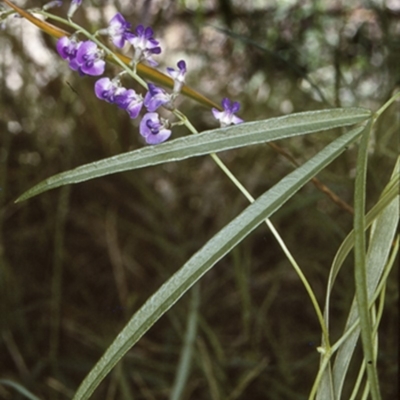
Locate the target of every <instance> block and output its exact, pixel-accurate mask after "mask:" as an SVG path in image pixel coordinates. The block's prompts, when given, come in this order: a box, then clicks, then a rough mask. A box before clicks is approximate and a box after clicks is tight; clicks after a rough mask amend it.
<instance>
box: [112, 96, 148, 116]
mask: <svg viewBox="0 0 400 400" xmlns="http://www.w3.org/2000/svg"><path fill="white" fill-rule="evenodd" d="M115 104H117V106H118V107H120V108H123V109H124V110H126V112H127V113H128V114H129V117H130V118H132V119H135V118H136V117H137V116H138V115H139V113H140V111H141V109H142V107H143V98H142V96H141V95H140V94H138V93H136V92H135V91H134V90H133V89H127V90H126V91H125V92H123V93H121V94H119V95H117V96H115Z"/></svg>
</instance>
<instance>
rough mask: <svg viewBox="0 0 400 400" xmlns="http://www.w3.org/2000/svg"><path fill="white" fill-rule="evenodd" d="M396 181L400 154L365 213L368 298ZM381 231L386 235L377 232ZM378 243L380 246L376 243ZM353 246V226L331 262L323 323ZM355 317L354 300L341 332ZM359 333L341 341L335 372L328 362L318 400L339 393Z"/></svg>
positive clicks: (383, 257) (392, 216)
mask: <svg viewBox="0 0 400 400" xmlns="http://www.w3.org/2000/svg"><path fill="white" fill-rule="evenodd" d="M399 184H400V157H399V158H398V159H397V163H396V165H395V167H394V170H393V174H392V177H391V179H390V181H389V183H388V184H387V185H386V187H385V188H384V190H383V192H382V194H381V196H380V198H379V200H378V202H377V203H376V204H375V205H374V206H373V207H372V208H371V210H370V211H369V212H368V214H367V215H366V217H365V228H366V229H367V228H369V227H370V226H371V224H374V225H373V226H374V228H373V229H372V231H374V232H375V236H374V241H371V242H370V246H369V249H368V251H369V253H368V256H367V273H368V275H367V282H368V287H369V290H368V296H369V300H370V298H371V296H372V295H373V293H374V291H375V290H376V287H377V285H378V281H379V279H380V277H381V273H382V271H381V269H380V268H377V267H376V260H374V261H372V259H371V256H372V255H374V254H378V253H377V250H373V249H377V248H380V249H381V251H382V252H383V253H380V254H379V257H378V260H379V261H380V263H381V264H380V265H381V267H382V266H383V265H384V264H385V263H386V262H387V259H388V254H387V253H386V252H387V251H389V250H390V247H391V242H392V239H393V235H394V233H395V231H396V226H397V220H398V218H399V210H398V207H397V209H396V204H398V202H399ZM375 227H376V229H375ZM384 234H385V235H388V236H386V237H381V236H380V235H384ZM378 238H380V239H378ZM377 243H378V244H379V246H381V247H377ZM388 246H389V247H388ZM353 247H354V230H352V231H351V232H350V233H349V234H348V235H347V237H346V238H345V240H344V241H343V242H342V244H341V245H340V247H339V249H338V251H337V253H336V255H335V258H334V261H333V263H332V267H331V269H330V273H329V279H328V285H327V291H326V300H325V311H324V317H325V323H326V325H327V326H329V311H330V297H331V294H332V289H333V285H334V283H335V280H336V277H337V275H338V273H339V271H340V269H341V267H342V265H343V263H344V261H345V259H346V257H347V256H348V255H349V253H350V251H351V250H352V249H353ZM357 318H358V312H357V309H356V304H355V300H354V301H353V304H352V306H351V310H350V312H349V316H348V319H347V323H346V327H345V329H344V332H346V331H347V330H348V329H350V327H351V326H352V325H353V324H354V323H355V321H356V320H357ZM359 333H360V330H359V328H358V329H357V330H356V331H354V332H353V333H352V334H351V335H350V336H349V337H348V338H347V339H346V341H345V342H344V343H343V344H342V345H341V347H340V349H339V351H338V355H337V356H336V358H335V365H334V376H333V375H332V371H331V368H330V366H329V367H328V368H327V369H326V370H325V372H324V378H323V380H322V383H321V386H320V387H319V390H318V395H317V400H326V399H329V400H332V399H336V398H340V397H341V393H342V390H343V384H344V381H345V378H346V374H347V371H348V367H349V365H350V361H351V359H352V356H353V353H354V349H355V346H356V344H357V340H358V337H359ZM333 379H334V381H333Z"/></svg>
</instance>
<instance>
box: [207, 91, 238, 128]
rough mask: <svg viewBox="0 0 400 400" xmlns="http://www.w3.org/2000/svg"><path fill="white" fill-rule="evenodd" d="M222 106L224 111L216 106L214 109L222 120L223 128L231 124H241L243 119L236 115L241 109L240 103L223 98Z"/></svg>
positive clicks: (215, 114)
mask: <svg viewBox="0 0 400 400" xmlns="http://www.w3.org/2000/svg"><path fill="white" fill-rule="evenodd" d="M221 104H222V107H223V108H224V111H219V110H217V109H216V108H213V109H212V113H213V114H214V117H215V118H216V119H217V120H218V121H219V122H220V124H221V128H223V127H225V126H228V125H231V124H235V125H236V124H240V123H241V122H243V120H242V119H241V118H239V117H237V116H236V115H235V113H237V112H238V111H239V109H240V104H239V103H238V102H237V101H234V102H232V103H231V101H230V100H229V99H228V98H226V97H225V98H224V99H223V100H222V103H221Z"/></svg>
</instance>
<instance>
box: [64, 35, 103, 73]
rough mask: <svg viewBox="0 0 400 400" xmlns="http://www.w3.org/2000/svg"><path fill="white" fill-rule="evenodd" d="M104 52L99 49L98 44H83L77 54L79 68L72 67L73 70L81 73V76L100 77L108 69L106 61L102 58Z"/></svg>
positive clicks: (89, 42)
mask: <svg viewBox="0 0 400 400" xmlns="http://www.w3.org/2000/svg"><path fill="white" fill-rule="evenodd" d="M102 56H103V53H102V51H101V50H100V49H99V48H98V47H97V45H96V43H94V42H92V41H90V40H86V41H84V42H82V44H81V45H80V46H79V48H78V51H77V53H76V61H77V64H78V67H77V68H74V67H73V66H72V65H70V66H71V68H72V69H75V70H77V71H79V73H80V74H81V75H84V74H86V75H93V76H98V75H101V74H103V72H104V69H105V67H106V63H105V61H104V60H103V59H102V58H101V57H102Z"/></svg>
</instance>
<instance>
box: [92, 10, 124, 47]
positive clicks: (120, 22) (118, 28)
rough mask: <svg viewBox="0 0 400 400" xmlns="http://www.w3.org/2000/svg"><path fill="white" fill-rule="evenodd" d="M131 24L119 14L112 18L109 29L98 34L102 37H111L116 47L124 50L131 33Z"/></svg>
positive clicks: (101, 30)
mask: <svg viewBox="0 0 400 400" xmlns="http://www.w3.org/2000/svg"><path fill="white" fill-rule="evenodd" d="M130 29H131V24H130V23H129V22H127V21H126V20H125V18H124V16H123V15H122V14H121V13H117V14H115V15H114V17H112V18H111V20H110V23H109V25H108V27H107V28H105V29H100V30H99V32H98V33H100V34H101V35H109V36H110V38H111V41H112V42H113V44H114V46H116V47H118V48H120V49H121V48H122V47H124V45H125V41H126V40H127V36H128V35H129V34H132V33H131V32H130Z"/></svg>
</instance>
